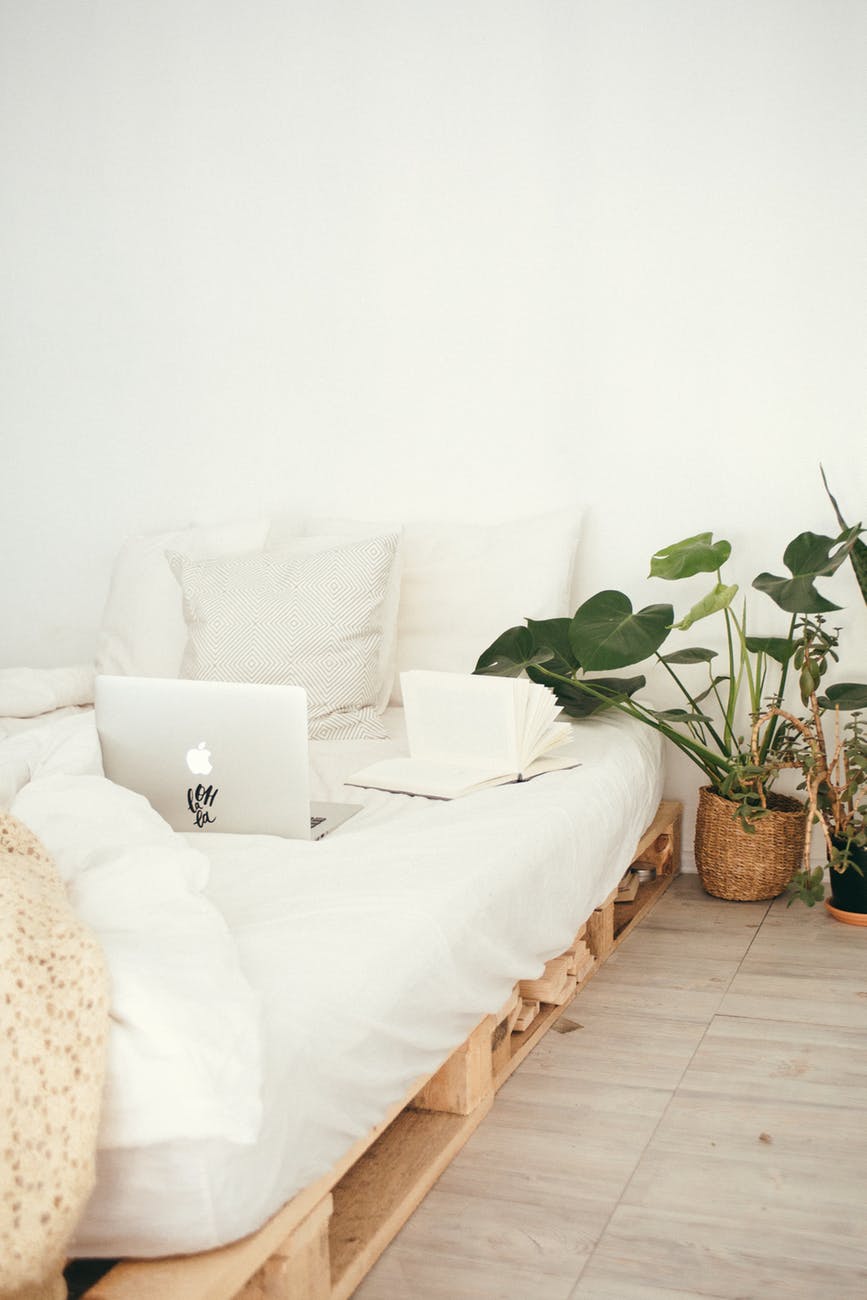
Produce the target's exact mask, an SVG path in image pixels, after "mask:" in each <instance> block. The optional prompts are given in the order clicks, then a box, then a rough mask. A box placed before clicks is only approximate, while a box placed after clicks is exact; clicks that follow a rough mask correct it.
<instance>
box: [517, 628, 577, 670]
mask: <svg viewBox="0 0 867 1300" xmlns="http://www.w3.org/2000/svg"><path fill="white" fill-rule="evenodd" d="M571 623H572V620H571V618H543V619H537V618H528V619H527V627H528V628H529V630H530V633H531V634H532V637H533V640H534V642H535V644H536V647H537V649H538V650H539V651H540V652H541V651H542V650H550V652H551V656H550V658H549V659H548V660H547V661H545V662H546V666H547V667H548V668H550V670H551V671H552V672H555V673H561V674H563V675H565V676H567V677H571V675H572V673H573V672H574V671H575V669H576V668H578V667H579V664H578V660H577V659H576V658H575V653H574V651H573V649H572V643H571V641H570V640H569V628H570V626H571ZM540 662H543V661H541V660H540Z"/></svg>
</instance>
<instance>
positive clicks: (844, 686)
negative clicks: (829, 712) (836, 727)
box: [819, 682, 867, 711]
mask: <svg viewBox="0 0 867 1300" xmlns="http://www.w3.org/2000/svg"><path fill="white" fill-rule="evenodd" d="M819 705H820V707H821V708H823V709H844V710H846V711H848V710H849V709H867V686H865V685H864V683H862V682H837V684H836V685H835V686H829V687H828V689H827V691H826V692H825V694H824V695H820V696H819Z"/></svg>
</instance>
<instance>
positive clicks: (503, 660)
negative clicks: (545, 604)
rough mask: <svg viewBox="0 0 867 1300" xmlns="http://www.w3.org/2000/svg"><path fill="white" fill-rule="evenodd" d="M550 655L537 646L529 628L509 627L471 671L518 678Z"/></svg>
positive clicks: (547, 651) (546, 650)
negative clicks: (531, 666) (528, 668)
mask: <svg viewBox="0 0 867 1300" xmlns="http://www.w3.org/2000/svg"><path fill="white" fill-rule="evenodd" d="M565 621H566V622H568V619H567V620H565ZM551 654H552V652H551V650H550V648H547V647H540V646H539V645H538V644H537V642H536V638H535V637H534V636H533V633H532V632H531V631H530V629H529V628H527V627H510V628H507V629H506V631H505V632H503V633H502V634H501V635H500V636H498V637H497V639H496V641H494V642H492V644H491V645H489V646H488V648H487V650H484V651H483V652H482V654H481V655H480V656H479V661H478V663H477V664H476V666H475V668H474V669H473V671H474V672H477V673H484V674H485V675H486V676H489V677H519V676H520V675H521V673H522V672H524V670H525V669H526V668H527V667H528V666H529V665H530V664H539V663H545V661H546V660H548V659H550V658H551Z"/></svg>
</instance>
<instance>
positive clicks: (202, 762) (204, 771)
mask: <svg viewBox="0 0 867 1300" xmlns="http://www.w3.org/2000/svg"><path fill="white" fill-rule="evenodd" d="M187 767H188V768H189V769H190V771H191V772H192V773H193V775H194V776H208V775H209V773H210V772H211V771H212V764H211V751H210V750H209V749H208V747H207V746H206V744H205V742H204V741H203V740H200V741H199V743H198V745H197V747H196V748H195V749H188V750H187Z"/></svg>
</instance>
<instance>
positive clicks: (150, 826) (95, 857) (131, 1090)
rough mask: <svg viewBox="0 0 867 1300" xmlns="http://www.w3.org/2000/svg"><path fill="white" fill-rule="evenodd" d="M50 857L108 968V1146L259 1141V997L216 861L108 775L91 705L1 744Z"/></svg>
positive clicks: (20, 801)
mask: <svg viewBox="0 0 867 1300" xmlns="http://www.w3.org/2000/svg"><path fill="white" fill-rule="evenodd" d="M4 792H5V795H6V799H7V802H9V803H11V808H10V811H11V812H12V813H13V814H14V815H15V816H16V817H18V818H19V819H20V820H21V821H22V822H24V823H25V824H26V825H27V826H29V827H30V829H31V830H32V831H33V832H34V833H35V834H36V835H37V836H38V837H39V839H40V840H41V841H42V843H43V844H44V845H45V847H46V848H47V849H48V851H49V852H50V853H51V854H52V856H53V857H54V860H55V862H56V864H57V867H58V869H59V871H60V874H61V876H62V877H63V879H64V880H65V882H66V886H67V890H68V894H69V898H70V901H71V903H72V905H73V907H74V909H75V911H76V913H77V914H78V916H79V917H81V919H82V920H83V921H84V922H85V923H86V924H87V925H89V926H90V928H91V929H92V930H93V932H94V933H95V934H96V936H97V937H98V939H99V942H100V945H101V946H102V948H103V951H104V953H105V956H106V959H107V964H108V967H109V971H110V976H111V986H112V987H111V1011H110V1014H111V1029H110V1033H109V1048H108V1061H109V1068H108V1083H107V1089H106V1095H105V1101H104V1107H103V1113H102V1120H101V1124H100V1133H99V1142H98V1145H99V1147H100V1148H103V1149H105V1148H111V1147H131V1146H143V1145H148V1144H150V1143H156V1142H166V1141H172V1140H174V1139H179V1138H184V1139H190V1138H194V1137H200V1138H222V1139H224V1140H228V1141H231V1142H238V1143H249V1142H253V1141H254V1140H255V1138H256V1135H257V1133H258V1131H259V1127H260V1123H261V1095H260V1093H261V1061H260V1054H261V1042H260V1039H261V1034H260V1027H259V1020H260V1016H259V999H258V995H257V994H256V993H254V991H253V990H252V989H251V987H250V985H249V983H248V982H247V980H246V978H245V977H244V975H243V973H242V971H241V968H240V965H239V961H238V955H237V950H236V946H235V943H234V941H233V939H232V937H231V935H230V933H229V931H228V928H227V926H226V923H225V921H224V919H223V917H222V915H221V914H220V912H219V911H218V910H217V908H216V907H215V906H214V904H213V903H212V902H210V900H209V899H208V898H207V897H206V896H205V892H204V891H205V887H206V885H207V882H208V877H209V874H210V867H209V864H208V861H207V859H206V858H205V857H204V855H203V854H201V853H199V852H198V851H197V850H196V849H194V848H192V847H191V846H190V845H188V844H187V842H186V841H185V840H184V839H183V837H182V836H179V835H176V834H175V833H174V832H173V831H172V830H171V828H170V827H169V826H168V825H167V823H166V822H164V821H163V819H162V818H161V817H160V816H159V815H158V814H157V813H156V812H154V810H153V809H152V808H151V807H150V805H149V804H148V802H147V801H146V800H145V799H143V798H141V796H139V795H136V794H133V793H132V792H131V791H129V790H125V789H122V788H121V787H120V786H117V785H114V784H113V783H112V782H110V781H106V780H105V778H104V776H103V774H102V763H101V759H100V752H99V743H98V740H97V736H96V729H95V727H94V724H93V715H92V713H90V712H87V713H81V714H77V715H71V716H69V715H67V716H65V717H61V718H59V719H57V720H56V721H54V722H52V723H46V724H45V725H43V726H39V727H35V728H34V729H32V730H31V731H23V732H19V733H17V734H15V735H13V736H11V737H8V738H7V739H6V740H4V741H0V802H2V795H3V793H4Z"/></svg>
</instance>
